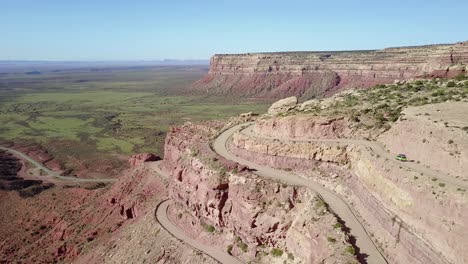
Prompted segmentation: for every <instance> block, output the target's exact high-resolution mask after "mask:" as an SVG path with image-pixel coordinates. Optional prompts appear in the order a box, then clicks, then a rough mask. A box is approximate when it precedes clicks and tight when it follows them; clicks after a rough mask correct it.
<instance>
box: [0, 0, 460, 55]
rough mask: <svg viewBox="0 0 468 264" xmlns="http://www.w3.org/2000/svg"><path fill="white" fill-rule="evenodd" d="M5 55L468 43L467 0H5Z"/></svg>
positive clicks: (0, 10) (1, 11)
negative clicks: (467, 41)
mask: <svg viewBox="0 0 468 264" xmlns="http://www.w3.org/2000/svg"><path fill="white" fill-rule="evenodd" d="M0 18H1V20H0V21H1V23H0V33H1V37H0V60H154V59H164V58H174V59H209V57H210V56H211V55H212V54H214V53H243V52H256V51H291V50H344V49H374V48H383V47H388V46H401V45H419V44H430V43H451V42H456V41H461V40H468V0H457V1H455V0H444V1H442V0H426V1H422V0H415V1H412V0H405V1H401V0H394V1H379V0H377V1H368V0H362V1H351V0H342V1H340V0H335V1H331V0H328V1H313V0H301V1H299V0H282V1H274V0H269V1H264V0H257V1H255V0H235V1H223V0H218V1H211V0H209V1H204V0H192V1H184V0H166V1H158V0H152V1H150V0H145V1H144V0H126V1H120V0H109V1H108V0H29V1H28V0H1V2H0Z"/></svg>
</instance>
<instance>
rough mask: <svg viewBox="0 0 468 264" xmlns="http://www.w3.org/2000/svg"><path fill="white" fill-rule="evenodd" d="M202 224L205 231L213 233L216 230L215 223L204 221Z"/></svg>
mask: <svg viewBox="0 0 468 264" xmlns="http://www.w3.org/2000/svg"><path fill="white" fill-rule="evenodd" d="M202 226H203V229H205V231H206V232H208V233H213V232H214V231H215V230H216V228H215V227H214V226H213V225H209V224H205V223H203V224H202Z"/></svg>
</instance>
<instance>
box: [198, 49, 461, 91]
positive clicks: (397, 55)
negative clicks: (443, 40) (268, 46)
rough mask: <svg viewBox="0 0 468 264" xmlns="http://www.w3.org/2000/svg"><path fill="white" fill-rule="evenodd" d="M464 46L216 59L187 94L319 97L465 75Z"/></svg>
mask: <svg viewBox="0 0 468 264" xmlns="http://www.w3.org/2000/svg"><path fill="white" fill-rule="evenodd" d="M467 65H468V42H459V43H456V44H441V45H425V46H415V47H397V48H386V49H383V50H360V51H323V52H313V51H310V52H306V51H301V52H273V53H246V54H218V55H214V56H213V57H212V58H211V61H210V70H209V73H208V74H207V75H205V76H204V77H203V78H202V79H200V80H199V81H197V82H196V83H194V84H193V89H194V90H196V91H197V90H198V91H200V92H208V93H210V94H232V95H237V96H241V97H252V98H266V99H280V98H285V97H288V96H297V97H298V98H300V99H309V98H315V97H324V96H329V95H331V94H334V93H336V92H339V91H341V90H344V89H349V88H369V87H373V86H375V85H378V84H387V83H388V84H389V83H393V82H394V81H395V80H408V79H413V78H430V77H455V76H457V75H459V74H461V73H465V72H467Z"/></svg>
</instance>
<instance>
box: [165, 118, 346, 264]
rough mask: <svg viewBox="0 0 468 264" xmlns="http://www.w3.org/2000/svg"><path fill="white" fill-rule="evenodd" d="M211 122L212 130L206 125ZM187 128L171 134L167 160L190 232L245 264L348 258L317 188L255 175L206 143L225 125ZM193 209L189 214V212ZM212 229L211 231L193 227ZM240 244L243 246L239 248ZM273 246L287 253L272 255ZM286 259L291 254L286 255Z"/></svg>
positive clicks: (343, 236)
mask: <svg viewBox="0 0 468 264" xmlns="http://www.w3.org/2000/svg"><path fill="white" fill-rule="evenodd" d="M208 127H210V129H207V128H208ZM198 128H199V129H196V128H195V126H194V125H186V126H183V127H181V128H176V129H173V130H172V132H171V133H169V134H168V137H167V139H166V146H165V158H164V165H165V168H166V170H168V171H169V172H170V173H171V174H172V178H171V180H170V183H169V188H170V193H171V198H172V199H173V200H174V201H175V202H176V205H177V206H178V208H179V209H178V210H180V211H179V212H178V213H177V212H175V213H177V214H178V216H176V217H173V219H175V221H177V218H181V219H182V220H181V221H179V222H178V223H179V224H180V225H181V227H182V228H184V230H185V231H186V232H188V233H189V234H191V235H192V236H194V237H197V238H198V239H200V240H202V241H204V242H205V243H212V244H213V245H214V246H217V247H220V249H222V250H224V249H226V248H228V246H229V245H230V244H231V245H234V247H233V248H232V253H233V254H235V255H237V256H238V257H241V258H243V259H244V260H245V261H246V262H247V261H252V262H255V263H271V262H273V263H282V262H283V261H285V260H287V261H289V262H293V263H299V262H302V263H347V262H353V261H355V257H354V256H353V255H352V254H349V253H347V252H346V248H348V247H350V244H349V242H348V241H347V236H346V234H345V233H344V232H343V231H341V230H340V229H335V228H334V225H335V224H336V223H337V218H336V217H335V216H334V215H333V214H332V212H330V211H329V210H328V209H327V207H326V205H325V204H324V203H323V201H321V199H320V198H318V197H317V196H316V195H315V193H313V192H312V191H310V190H308V189H305V188H300V187H290V186H287V185H283V184H281V183H278V182H275V181H271V180H265V179H262V178H259V177H257V176H255V175H254V174H253V173H252V172H250V171H249V170H248V169H247V168H244V167H239V166H238V165H237V164H236V163H233V162H230V161H227V160H224V159H223V158H221V157H219V156H217V155H216V154H215V153H214V152H213V151H212V150H211V149H210V148H209V146H208V143H209V139H211V138H213V136H214V135H216V130H217V131H218V132H219V131H221V130H222V127H221V126H217V125H215V124H213V123H211V124H207V125H206V126H205V129H202V128H200V127H199V126H198ZM185 214H188V215H189V216H190V217H184V216H183V215H185ZM200 225H201V226H213V227H214V230H216V231H214V232H213V234H210V235H206V231H205V232H204V233H205V235H203V232H202V234H200V232H199V231H196V229H197V226H198V227H199V226H200ZM242 244H245V247H246V248H244V249H242V246H241V245H242ZM273 248H278V249H281V250H283V251H284V254H283V255H282V256H281V257H279V258H275V257H272V256H271V254H270V255H269V256H268V254H267V255H265V254H264V253H270V252H271V250H272V249H273ZM288 258H289V259H288Z"/></svg>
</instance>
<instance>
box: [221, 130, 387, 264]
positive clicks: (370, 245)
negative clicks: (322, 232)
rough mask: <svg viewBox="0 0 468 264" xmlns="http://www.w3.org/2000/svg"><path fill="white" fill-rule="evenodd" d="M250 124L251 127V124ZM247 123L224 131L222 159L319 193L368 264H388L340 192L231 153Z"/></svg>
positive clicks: (260, 174)
mask: <svg viewBox="0 0 468 264" xmlns="http://www.w3.org/2000/svg"><path fill="white" fill-rule="evenodd" d="M247 125H248V124H247ZM245 126H246V124H240V125H237V126H234V127H232V128H230V129H227V130H226V131H224V132H223V133H222V134H221V135H219V136H218V137H217V138H216V139H215V141H214V142H213V145H212V147H213V149H214V151H215V152H217V153H218V154H219V155H221V156H222V157H224V158H226V159H229V160H232V161H235V162H237V163H239V164H242V165H245V166H247V167H249V168H251V169H255V170H256V171H255V174H257V175H259V176H261V177H264V178H268V179H274V180H278V181H281V182H284V183H287V184H290V185H297V186H304V187H307V188H310V189H312V190H314V191H315V192H316V193H318V194H319V195H320V196H321V197H322V198H323V200H324V201H325V202H326V203H327V204H328V205H329V207H330V208H331V209H332V210H333V211H334V212H335V213H336V214H337V215H338V216H339V217H340V218H341V219H342V220H343V221H344V222H345V225H346V227H348V228H349V229H350V233H351V234H352V235H353V236H354V237H355V238H356V245H357V247H359V249H360V252H361V254H365V255H367V259H366V261H367V263H370V264H381V263H387V261H386V259H385V257H384V256H383V255H382V254H381V252H380V251H379V249H378V248H377V246H376V245H375V244H374V242H373V241H372V240H371V238H370V236H369V234H368V233H367V232H366V230H365V229H364V227H363V225H362V224H361V223H360V222H359V220H358V219H357V217H356V216H355V215H354V213H353V211H352V210H351V208H350V207H349V206H348V204H347V203H346V202H345V201H344V200H343V199H342V198H341V197H340V196H338V195H337V194H336V193H334V192H332V191H330V190H328V189H326V188H325V187H323V186H322V185H320V184H318V183H316V182H314V181H312V180H309V179H305V178H302V177H299V176H297V175H295V174H292V173H289V172H286V171H282V170H277V169H273V168H271V167H268V166H263V165H259V164H256V163H254V162H251V161H249V160H245V159H243V158H240V157H238V156H236V155H234V154H233V153H231V152H230V151H229V150H228V147H227V143H228V142H229V140H230V138H231V137H232V135H233V134H234V133H235V132H237V131H239V130H241V129H242V128H244V127H245Z"/></svg>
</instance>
